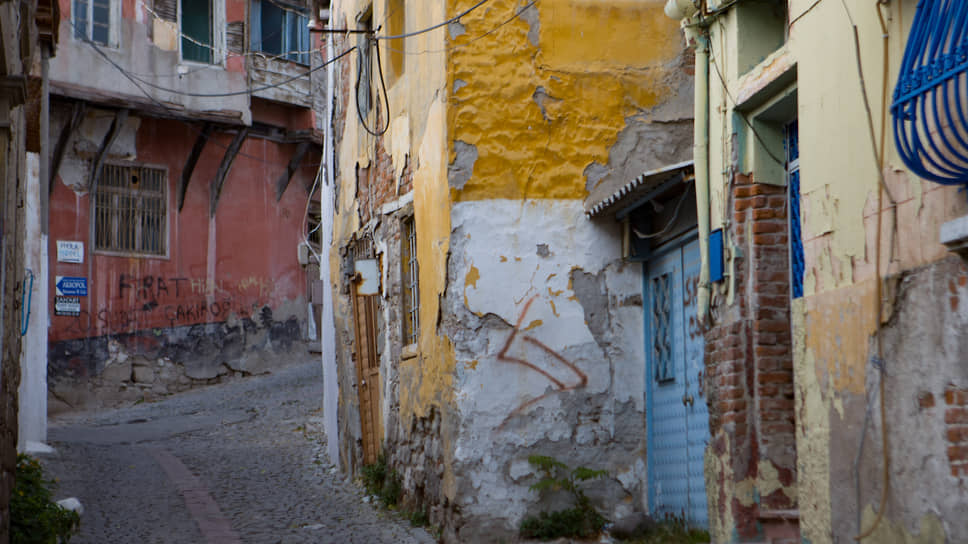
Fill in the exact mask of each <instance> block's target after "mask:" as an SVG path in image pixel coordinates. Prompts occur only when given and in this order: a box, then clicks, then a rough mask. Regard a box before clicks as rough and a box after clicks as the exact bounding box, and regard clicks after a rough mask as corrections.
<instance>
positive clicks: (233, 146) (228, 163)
mask: <svg viewBox="0 0 968 544" xmlns="http://www.w3.org/2000/svg"><path fill="white" fill-rule="evenodd" d="M248 134H249V127H242V128H240V129H239V131H238V132H236V133H235V138H232V143H230V144H229V146H228V148H226V149H225V155H224V156H223V157H222V164H220V165H218V170H217V171H216V172H215V178H214V179H212V190H211V195H212V200H211V204H210V207H209V212H208V213H209V216H210V217H215V208H216V207H217V206H218V199H219V197H220V196H221V195H222V187H224V186H225V180H226V179H227V178H228V175H229V170H230V169H231V168H232V162H233V161H234V160H235V156H236V155H238V154H239V149H240V148H241V147H242V142H244V141H245V137H246V136H248Z"/></svg>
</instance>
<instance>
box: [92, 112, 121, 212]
mask: <svg viewBox="0 0 968 544" xmlns="http://www.w3.org/2000/svg"><path fill="white" fill-rule="evenodd" d="M127 120H128V110H127V109H120V110H118V111H117V113H115V114H114V120H113V121H111V128H109V129H108V132H107V134H105V135H104V139H103V140H101V146H100V147H99V148H98V150H97V154H95V155H94V161H93V162H92V164H91V182H90V187H91V189H90V192H91V194H92V195H93V194H94V193H95V192H96V191H97V182H98V178H100V177H101V168H102V167H103V166H104V157H105V156H106V155H107V154H108V151H109V150H110V149H111V145H112V144H114V140H116V139H117V138H118V134H120V133H121V127H122V126H124V122H125V121H127Z"/></svg>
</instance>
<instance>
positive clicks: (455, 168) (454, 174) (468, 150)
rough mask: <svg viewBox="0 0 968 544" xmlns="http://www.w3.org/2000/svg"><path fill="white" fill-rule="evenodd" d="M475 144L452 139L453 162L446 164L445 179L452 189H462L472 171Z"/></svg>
mask: <svg viewBox="0 0 968 544" xmlns="http://www.w3.org/2000/svg"><path fill="white" fill-rule="evenodd" d="M476 162H477V146H474V145H471V144H469V143H467V142H462V141H460V140H454V162H452V163H450V165H449V166H447V180H448V182H449V183H450V186H451V187H453V188H454V189H458V190H460V189H463V188H464V185H465V184H466V183H467V181H468V180H469V179H471V174H472V173H473V172H474V163H476Z"/></svg>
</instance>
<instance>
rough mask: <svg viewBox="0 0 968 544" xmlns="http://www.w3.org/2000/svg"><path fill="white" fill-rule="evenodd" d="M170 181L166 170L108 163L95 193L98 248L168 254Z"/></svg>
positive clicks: (123, 251)
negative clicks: (168, 191) (168, 187)
mask: <svg viewBox="0 0 968 544" xmlns="http://www.w3.org/2000/svg"><path fill="white" fill-rule="evenodd" d="M167 185H168V183H167V176H166V174H165V171H164V170H160V169H157V168H148V167H145V166H122V165H115V164H106V165H104V168H103V170H102V171H101V178H100V179H99V180H98V183H97V190H96V193H95V195H94V249H95V250H98V251H103V252H109V253H123V254H134V255H158V256H164V255H167V252H168V244H167V242H168V200H167V196H166V194H167V190H166V189H167Z"/></svg>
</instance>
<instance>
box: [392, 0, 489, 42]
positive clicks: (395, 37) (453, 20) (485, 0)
mask: <svg viewBox="0 0 968 544" xmlns="http://www.w3.org/2000/svg"><path fill="white" fill-rule="evenodd" d="M490 1H491V0H480V1H479V2H477V3H476V4H474V5H473V6H471V7H469V8H467V9H465V10H464V11H462V12H460V13H459V14H457V15H455V16H453V17H451V18H450V19H447V20H446V21H442V22H440V23H437V24H435V25H433V26H428V27H427V28H422V29H420V30H414V31H413V32H406V33H404V34H396V35H393V36H374V37H373V39H375V40H399V39H403V38H410V37H413V36H419V35H420V34H426V33H427V32H431V31H433V30H437V29H438V28H440V27H443V26H447V25H449V24H450V23H456V22H457V21H459V20H460V18H461V17H463V16H465V15H467V14H468V13H470V12H472V11H474V10H475V9H477V8H479V7H481V6H483V5H484V4H486V3H488V2H490Z"/></svg>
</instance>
